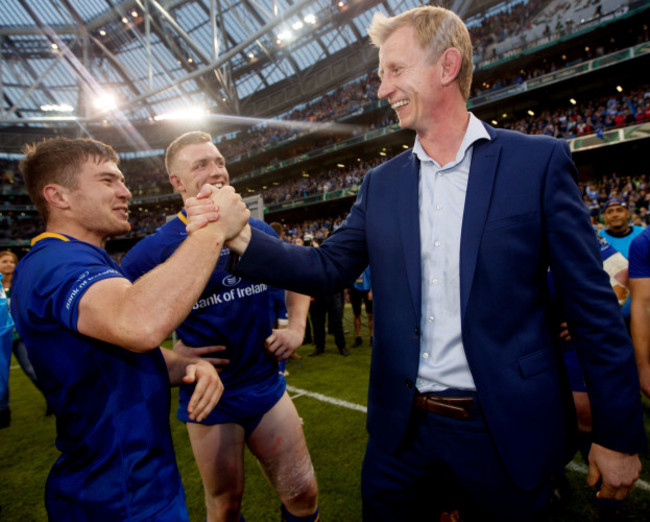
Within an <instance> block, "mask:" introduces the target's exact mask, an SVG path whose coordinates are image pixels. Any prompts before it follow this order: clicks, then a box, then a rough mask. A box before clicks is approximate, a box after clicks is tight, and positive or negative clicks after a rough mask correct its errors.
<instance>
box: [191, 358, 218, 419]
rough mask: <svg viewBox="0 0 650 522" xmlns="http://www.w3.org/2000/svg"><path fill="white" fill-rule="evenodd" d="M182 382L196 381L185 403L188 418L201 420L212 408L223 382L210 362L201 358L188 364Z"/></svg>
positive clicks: (215, 403)
mask: <svg viewBox="0 0 650 522" xmlns="http://www.w3.org/2000/svg"><path fill="white" fill-rule="evenodd" d="M183 383H185V384H192V383H196V386H195V387H194V392H193V393H192V397H191V398H190V402H189V404H188V405H187V413H189V417H190V420H193V421H197V422H201V421H202V420H203V419H205V418H206V417H207V416H208V414H209V413H210V412H211V411H212V410H213V409H214V407H215V406H216V405H217V403H218V402H219V399H220V398H221V394H222V393H223V384H222V383H221V379H220V378H219V374H217V370H216V369H215V367H214V366H212V364H210V363H209V362H208V361H205V360H203V359H196V362H193V363H191V364H188V365H187V367H186V369H185V376H184V377H183Z"/></svg>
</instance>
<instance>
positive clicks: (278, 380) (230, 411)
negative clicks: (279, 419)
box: [177, 373, 287, 438]
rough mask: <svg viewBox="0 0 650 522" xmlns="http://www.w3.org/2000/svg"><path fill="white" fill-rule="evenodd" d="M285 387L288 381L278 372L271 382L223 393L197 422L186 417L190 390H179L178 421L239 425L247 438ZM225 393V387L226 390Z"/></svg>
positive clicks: (209, 424)
mask: <svg viewBox="0 0 650 522" xmlns="http://www.w3.org/2000/svg"><path fill="white" fill-rule="evenodd" d="M286 388H287V381H286V380H285V379H284V377H283V376H282V375H280V374H279V373H274V374H273V378H272V379H271V380H268V379H267V380H266V381H265V382H262V383H259V384H255V385H254V386H248V387H245V388H241V389H237V390H234V391H232V390H230V393H227V392H226V391H224V394H223V395H222V396H221V399H220V400H219V403H218V404H217V406H216V407H215V408H214V410H212V412H211V413H210V415H208V416H207V417H206V418H205V419H203V420H202V421H201V422H200V423H196V422H195V421H191V420H190V419H189V417H188V414H187V404H188V402H189V399H190V397H191V389H190V390H185V389H184V388H181V390H180V393H179V401H178V413H177V416H178V419H179V420H180V421H183V422H194V423H195V424H205V425H208V426H212V425H214V424H229V423H234V424H239V425H240V426H241V427H242V428H244V431H245V433H246V438H248V437H249V436H250V434H251V433H253V431H254V430H255V428H257V425H258V424H259V423H260V422H261V420H262V417H264V415H265V414H266V412H268V411H269V410H270V409H271V408H273V406H275V405H276V404H277V403H278V401H279V400H280V398H281V397H282V396H283V395H284V391H285V390H286ZM226 390H228V388H226Z"/></svg>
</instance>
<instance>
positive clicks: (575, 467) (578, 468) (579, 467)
mask: <svg viewBox="0 0 650 522" xmlns="http://www.w3.org/2000/svg"><path fill="white" fill-rule="evenodd" d="M287 390H289V391H290V392H291V393H293V394H295V395H294V397H293V398H298V397H301V396H303V395H305V396H307V397H311V398H312V399H316V400H318V401H322V402H327V403H329V404H334V405H335V406H341V407H343V408H348V409H350V410H356V411H361V412H363V413H367V409H366V407H365V406H362V405H361V404H354V403H353V402H348V401H343V400H341V399H335V398H334V397H328V396H327V395H323V394H322V393H315V392H310V391H307V390H303V389H301V388H296V387H295V386H291V385H289V384H287ZM567 468H568V469H570V470H571V471H575V472H576V473H582V474H583V475H586V474H587V466H585V465H583V464H577V463H575V462H569V464H568V465H567ZM635 486H636V487H637V488H639V489H642V490H644V491H650V484H648V483H647V482H646V481H644V480H637V481H636V484H635Z"/></svg>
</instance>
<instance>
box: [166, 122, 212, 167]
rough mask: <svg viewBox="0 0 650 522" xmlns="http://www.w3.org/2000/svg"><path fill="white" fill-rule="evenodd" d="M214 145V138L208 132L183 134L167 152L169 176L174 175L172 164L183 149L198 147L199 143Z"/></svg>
mask: <svg viewBox="0 0 650 522" xmlns="http://www.w3.org/2000/svg"><path fill="white" fill-rule="evenodd" d="M207 142H210V143H212V136H210V135H209V134H208V133H207V132H203V131H190V132H186V133H185V134H181V135H180V136H179V137H178V138H176V139H175V140H174V141H172V142H171V143H170V144H169V147H167V150H166V151H165V168H166V169H167V174H171V173H172V163H173V162H174V160H175V159H176V155H177V154H178V153H179V152H180V151H181V149H183V148H185V147H187V146H188V145H198V144H199V143H207Z"/></svg>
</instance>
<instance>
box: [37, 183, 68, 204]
mask: <svg viewBox="0 0 650 522" xmlns="http://www.w3.org/2000/svg"><path fill="white" fill-rule="evenodd" d="M43 197H44V198H45V201H47V202H48V203H49V204H50V205H51V206H53V207H55V208H58V209H61V210H66V209H69V208H70V201H69V200H68V190H67V189H66V188H65V187H64V186H62V185H58V184H56V183H50V184H49V185H45V186H44V187H43Z"/></svg>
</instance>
